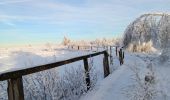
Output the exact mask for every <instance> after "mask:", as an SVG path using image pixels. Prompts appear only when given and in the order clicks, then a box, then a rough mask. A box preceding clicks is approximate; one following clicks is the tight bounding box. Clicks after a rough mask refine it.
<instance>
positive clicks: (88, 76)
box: [83, 58, 90, 91]
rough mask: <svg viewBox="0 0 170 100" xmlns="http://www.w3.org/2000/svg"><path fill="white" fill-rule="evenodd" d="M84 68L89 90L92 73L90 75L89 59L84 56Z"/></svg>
mask: <svg viewBox="0 0 170 100" xmlns="http://www.w3.org/2000/svg"><path fill="white" fill-rule="evenodd" d="M83 61H84V69H85V78H86V85H87V91H88V90H89V89H90V75H89V65H88V59H87V58H84V59H83Z"/></svg>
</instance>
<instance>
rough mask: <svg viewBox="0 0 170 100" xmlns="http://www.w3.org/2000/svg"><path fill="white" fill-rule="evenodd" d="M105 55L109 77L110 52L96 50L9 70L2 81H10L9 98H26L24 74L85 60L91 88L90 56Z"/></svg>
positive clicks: (88, 83)
mask: <svg viewBox="0 0 170 100" xmlns="http://www.w3.org/2000/svg"><path fill="white" fill-rule="evenodd" d="M101 54H103V55H104V58H103V70H104V77H107V76H108V75H109V74H110V70H109V61H108V53H107V51H106V50H105V51H101V52H96V53H92V54H88V55H83V56H79V57H75V58H71V59H67V60H64V61H59V62H55V63H50V64H46V65H41V66H36V67H32V68H27V69H21V70H17V71H12V72H7V73H3V74H0V81H4V80H7V82H8V88H7V92H8V99H9V100H24V91H23V82H22V77H23V76H24V75H28V74H33V73H37V72H40V71H44V70H48V69H51V68H55V67H59V66H61V65H65V64H69V63H72V62H76V61H80V60H83V61H84V69H85V76H86V79H85V80H86V85H87V90H89V88H90V75H89V72H88V71H89V65H88V58H90V57H94V56H97V55H101Z"/></svg>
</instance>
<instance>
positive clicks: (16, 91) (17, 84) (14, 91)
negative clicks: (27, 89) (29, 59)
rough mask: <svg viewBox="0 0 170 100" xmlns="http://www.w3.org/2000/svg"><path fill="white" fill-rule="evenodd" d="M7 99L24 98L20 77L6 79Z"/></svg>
mask: <svg viewBox="0 0 170 100" xmlns="http://www.w3.org/2000/svg"><path fill="white" fill-rule="evenodd" d="M7 91H8V100H24V91H23V83H22V77H19V78H13V79H9V80H8V89H7Z"/></svg>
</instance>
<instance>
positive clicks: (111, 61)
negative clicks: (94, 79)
mask: <svg viewBox="0 0 170 100" xmlns="http://www.w3.org/2000/svg"><path fill="white" fill-rule="evenodd" d="M112 63H113V60H112V46H110V65H111V64H112Z"/></svg>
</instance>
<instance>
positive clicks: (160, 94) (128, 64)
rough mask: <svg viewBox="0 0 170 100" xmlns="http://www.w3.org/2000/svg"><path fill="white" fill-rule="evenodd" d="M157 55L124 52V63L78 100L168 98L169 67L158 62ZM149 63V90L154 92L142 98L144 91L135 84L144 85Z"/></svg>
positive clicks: (156, 99) (155, 99) (154, 99)
mask: <svg viewBox="0 0 170 100" xmlns="http://www.w3.org/2000/svg"><path fill="white" fill-rule="evenodd" d="M158 56H159V55H158V54H151V55H148V54H140V53H138V54H129V53H126V56H125V57H126V58H125V64H124V65H122V66H120V67H119V68H118V69H117V70H115V71H114V72H113V73H112V74H110V75H109V76H108V77H107V78H105V79H103V80H102V81H101V82H100V83H99V84H97V86H96V87H95V89H94V90H92V91H90V92H89V93H87V94H85V95H84V96H82V97H81V99H80V100H170V88H169V87H170V85H169V84H170V77H169V72H170V68H169V65H167V64H166V63H160V61H159V57H158ZM151 63H152V70H153V72H154V77H155V83H154V84H153V87H152V90H151V91H150V92H151V93H152V92H153V93H154V94H150V95H153V97H152V99H143V97H142V96H145V95H146V93H144V92H146V91H142V88H141V87H140V86H139V87H136V86H138V85H140V84H139V83H143V85H144V86H145V83H144V82H145V75H147V74H148V73H149V72H150V69H149V68H148V65H149V64H151ZM134 69H137V70H136V72H137V73H138V75H139V77H140V79H141V80H140V82H139V81H137V78H136V77H135V75H136V73H135V72H134ZM135 96H136V97H137V98H135Z"/></svg>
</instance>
